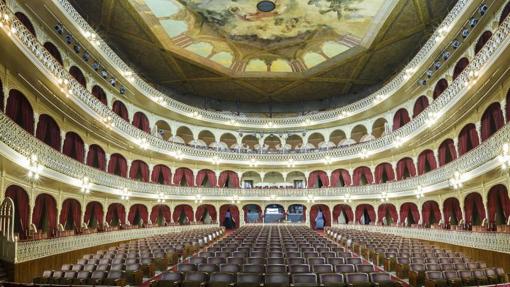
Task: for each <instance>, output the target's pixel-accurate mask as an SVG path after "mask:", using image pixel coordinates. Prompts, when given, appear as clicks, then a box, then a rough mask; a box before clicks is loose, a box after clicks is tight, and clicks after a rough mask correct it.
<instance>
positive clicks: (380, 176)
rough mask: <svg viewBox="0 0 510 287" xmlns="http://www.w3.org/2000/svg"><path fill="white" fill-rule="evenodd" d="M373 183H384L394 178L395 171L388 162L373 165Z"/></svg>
mask: <svg viewBox="0 0 510 287" xmlns="http://www.w3.org/2000/svg"><path fill="white" fill-rule="evenodd" d="M374 174H375V183H386V182H388V181H393V180H395V172H393V167H392V166H391V164H390V163H387V162H383V163H381V164H379V165H377V166H376V167H375V171H374Z"/></svg>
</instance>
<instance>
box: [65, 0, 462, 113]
mask: <svg viewBox="0 0 510 287" xmlns="http://www.w3.org/2000/svg"><path fill="white" fill-rule="evenodd" d="M71 2H73V4H75V7H76V8H77V10H78V11H79V12H80V13H82V15H84V16H85V18H86V19H88V21H89V22H90V23H91V24H92V25H93V26H95V27H96V28H97V29H98V32H99V33H100V34H101V35H102V36H103V37H105V38H106V39H107V40H108V41H109V42H110V43H111V45H112V46H113V48H114V49H115V50H116V51H117V52H118V53H119V54H120V55H121V56H122V57H123V58H124V59H125V60H126V61H127V62H129V63H131V64H132V66H133V68H134V70H136V71H138V73H140V74H142V75H143V76H144V77H145V78H146V79H147V81H149V82H151V83H152V84H154V85H155V86H157V87H158V88H160V89H162V90H167V91H168V92H169V94H174V97H175V98H176V99H178V100H181V101H184V102H186V103H189V104H193V105H198V106H201V107H205V108H213V109H218V110H231V111H244V112H285V113H288V112H291V113H294V112H308V111H312V110H319V109H327V108H330V107H333V106H338V105H343V104H348V103H350V102H352V101H355V100H357V99H359V98H360V97H363V96H364V94H366V93H368V92H370V90H371V89H375V88H376V87H377V86H379V85H380V84H381V83H382V82H383V81H386V80H388V79H389V78H390V77H391V75H392V74H394V73H395V72H396V71H398V69H399V68H401V67H402V66H403V65H405V63H406V62H407V61H408V60H409V59H410V58H411V57H412V56H413V55H414V54H415V53H416V51H417V50H418V49H419V47H420V44H421V43H423V42H424V41H425V40H426V38H427V35H428V34H429V33H430V32H431V31H432V30H433V26H434V24H435V23H439V22H440V21H441V20H442V19H443V17H444V16H445V15H446V13H447V9H448V8H449V7H450V6H452V5H453V4H454V2H455V1H445V0H263V1H261V0H90V2H91V3H90V4H89V3H88V2H89V1H87V5H84V2H83V1H78V0H73V1H71Z"/></svg>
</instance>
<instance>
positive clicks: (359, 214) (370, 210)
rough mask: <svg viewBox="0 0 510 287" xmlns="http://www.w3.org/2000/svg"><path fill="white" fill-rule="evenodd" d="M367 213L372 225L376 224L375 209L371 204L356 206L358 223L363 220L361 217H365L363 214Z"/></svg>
mask: <svg viewBox="0 0 510 287" xmlns="http://www.w3.org/2000/svg"><path fill="white" fill-rule="evenodd" d="M365 210H366V211H367V214H368V217H369V220H370V223H374V222H375V209H374V207H373V206H372V205H370V204H360V205H358V206H356V222H359V221H360V220H361V217H362V216H363V213H364V212H365Z"/></svg>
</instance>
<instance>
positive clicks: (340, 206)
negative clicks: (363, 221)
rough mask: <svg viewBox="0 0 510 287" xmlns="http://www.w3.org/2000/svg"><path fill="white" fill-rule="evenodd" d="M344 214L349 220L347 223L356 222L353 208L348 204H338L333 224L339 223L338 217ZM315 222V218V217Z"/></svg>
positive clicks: (334, 211) (335, 208) (334, 212)
mask: <svg viewBox="0 0 510 287" xmlns="http://www.w3.org/2000/svg"><path fill="white" fill-rule="evenodd" d="M342 212H343V213H344V215H345V217H346V218H347V223H350V222H353V221H354V214H353V213H352V208H351V207H350V206H349V205H348V204H337V205H335V207H334V208H333V222H334V223H338V217H339V216H340V214H341V213H342ZM314 220H315V217H314Z"/></svg>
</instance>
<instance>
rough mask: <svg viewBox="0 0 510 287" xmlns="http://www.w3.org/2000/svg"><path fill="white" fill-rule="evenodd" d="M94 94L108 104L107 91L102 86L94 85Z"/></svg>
mask: <svg viewBox="0 0 510 287" xmlns="http://www.w3.org/2000/svg"><path fill="white" fill-rule="evenodd" d="M92 95H94V97H96V98H97V99H98V100H99V101H100V102H101V103H103V104H104V105H108V99H107V98H106V93H105V92H104V90H103V89H102V88H101V87H100V86H94V87H92Z"/></svg>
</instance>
